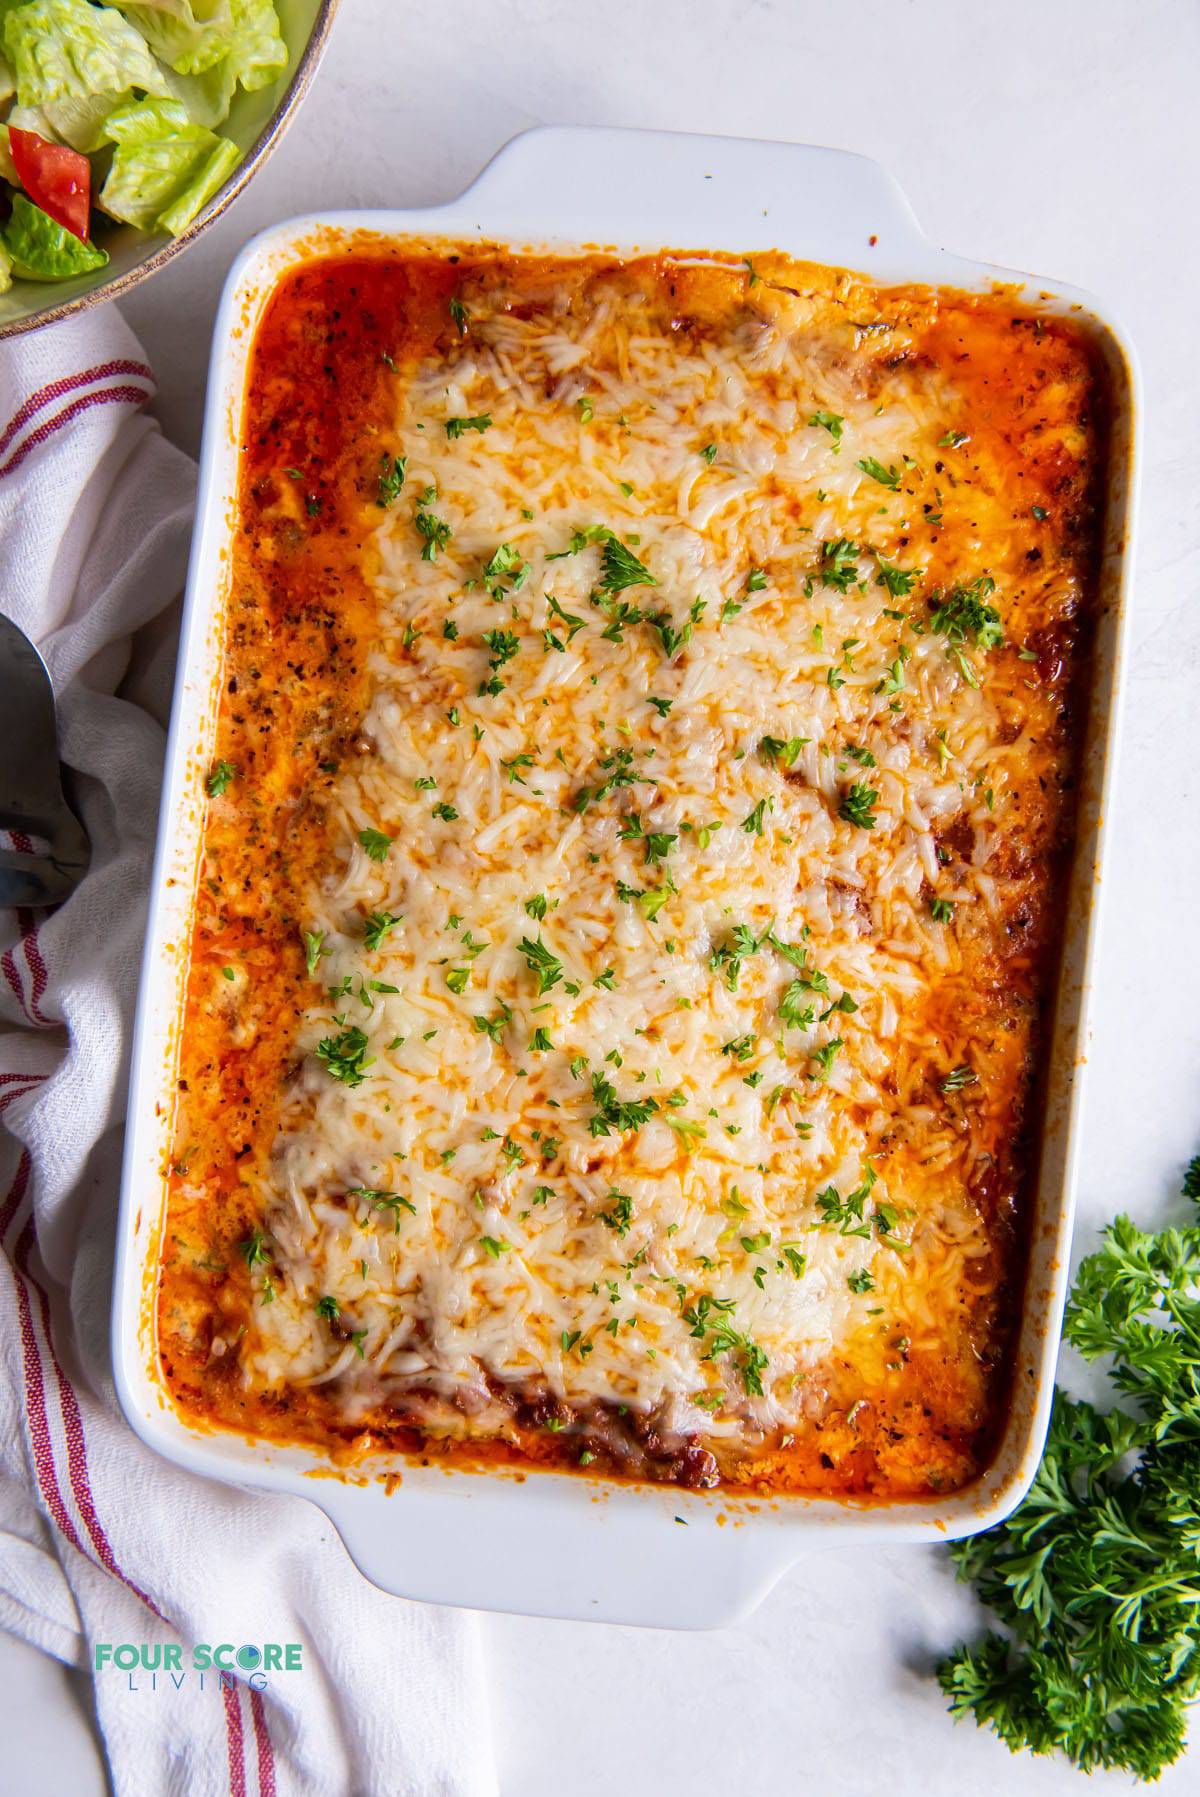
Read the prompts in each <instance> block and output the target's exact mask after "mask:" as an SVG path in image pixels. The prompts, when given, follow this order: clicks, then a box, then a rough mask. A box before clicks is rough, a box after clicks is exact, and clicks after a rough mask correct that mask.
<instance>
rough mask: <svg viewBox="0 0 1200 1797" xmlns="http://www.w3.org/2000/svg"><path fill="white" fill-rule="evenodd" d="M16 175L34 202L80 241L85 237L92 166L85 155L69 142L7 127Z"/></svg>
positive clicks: (89, 202) (11, 126) (15, 127)
mask: <svg viewBox="0 0 1200 1797" xmlns="http://www.w3.org/2000/svg"><path fill="white" fill-rule="evenodd" d="M8 142H9V147H10V148H11V150H12V159H13V165H14V167H15V168H16V171H17V179H18V180H19V181H20V183H21V186H22V187H23V188H24V189H25V192H26V193H27V194H28V195H29V197H30V199H31V200H32V201H33V203H34V205H35V206H40V207H41V209H42V211H43V212H45V213H48V214H49V216H50V217H51V218H52V219H53V220H54V222H55V224H59V225H62V227H63V229H64V230H67V231H70V233H71V235H72V236H73V237H78V238H79V240H80V242H81V243H86V242H87V239H88V214H89V212H90V210H91V203H92V170H91V165H90V163H89V162H88V159H87V157H86V156H83V155H81V154H80V152H79V151H78V150H73V149H72V148H71V146H70V145H69V144H52V143H47V141H46V139H45V138H44V137H39V136H38V134H37V132H36V131H21V130H19V129H18V127H17V126H16V125H10V126H9V130H8Z"/></svg>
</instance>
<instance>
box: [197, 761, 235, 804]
mask: <svg viewBox="0 0 1200 1797" xmlns="http://www.w3.org/2000/svg"><path fill="white" fill-rule="evenodd" d="M236 778H237V769H236V768H235V767H234V765H233V763H232V761H214V762H213V765H212V768H211V770H210V771H209V776H208V779H207V780H206V781H205V782H204V790H205V792H206V793H207V794H208V796H209V798H210V799H219V798H220V796H221V794H222V793H223V792H225V791H226V789H227V788H228V786H229V782H230V781H231V780H234V779H236Z"/></svg>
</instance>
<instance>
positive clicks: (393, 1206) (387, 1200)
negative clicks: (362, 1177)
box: [346, 1186, 417, 1235]
mask: <svg viewBox="0 0 1200 1797" xmlns="http://www.w3.org/2000/svg"><path fill="white" fill-rule="evenodd" d="M346 1196H347V1198H362V1199H364V1200H365V1201H366V1203H367V1204H369V1205H371V1206H372V1208H373V1209H375V1210H383V1211H390V1212H391V1216H392V1228H393V1229H394V1230H395V1231H396V1233H397V1235H398V1234H399V1233H400V1212H401V1211H402V1210H406V1211H408V1213H409V1215H410V1216H413V1217H415V1216H416V1214H417V1207H416V1205H415V1204H414V1203H413V1201H412V1199H411V1198H403V1197H401V1195H400V1193H399V1192H385V1191H381V1190H380V1188H379V1187H378V1186H350V1187H349V1189H348V1190H347V1193H346Z"/></svg>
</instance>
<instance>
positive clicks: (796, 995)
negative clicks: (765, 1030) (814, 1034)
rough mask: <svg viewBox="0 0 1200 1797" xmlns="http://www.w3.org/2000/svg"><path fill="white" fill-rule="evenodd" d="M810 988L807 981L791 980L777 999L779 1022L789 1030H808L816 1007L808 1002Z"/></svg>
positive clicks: (811, 1024) (814, 1015)
mask: <svg viewBox="0 0 1200 1797" xmlns="http://www.w3.org/2000/svg"><path fill="white" fill-rule="evenodd" d="M811 991H812V987H811V986H810V985H809V983H808V981H807V980H804V979H799V980H792V981H791V983H790V984H789V985H787V986H785V987H784V989H783V991H782V993H781V994H780V997H779V1017H780V1021H781V1022H782V1023H783V1024H785V1025H786V1026H787V1027H788V1028H789V1029H797V1030H808V1029H811V1028H812V1026H813V1020H814V1018H815V1017H816V1006H815V1005H813V1004H811V1003H809V1002H808V998H809V993H810V992H811Z"/></svg>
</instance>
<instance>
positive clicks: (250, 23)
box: [229, 0, 288, 93]
mask: <svg viewBox="0 0 1200 1797" xmlns="http://www.w3.org/2000/svg"><path fill="white" fill-rule="evenodd" d="M229 4H230V10H231V12H232V14H233V42H232V44H231V45H230V48H229V61H230V62H231V63H232V64H233V65H234V67H235V68H236V70H237V78H238V80H239V81H240V82H241V84H242V86H243V87H244V88H245V89H246V92H247V93H255V92H257V90H258V89H259V88H260V87H270V85H271V83H272V81H275V80H277V79H278V77H279V76H280V75H282V73H283V71H284V70H285V69H286V68H287V63H288V53H287V45H286V44H285V43H284V41H283V33H282V32H281V31H280V29H279V15H278V13H277V12H276V11H275V7H274V5H273V3H272V0H229Z"/></svg>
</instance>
